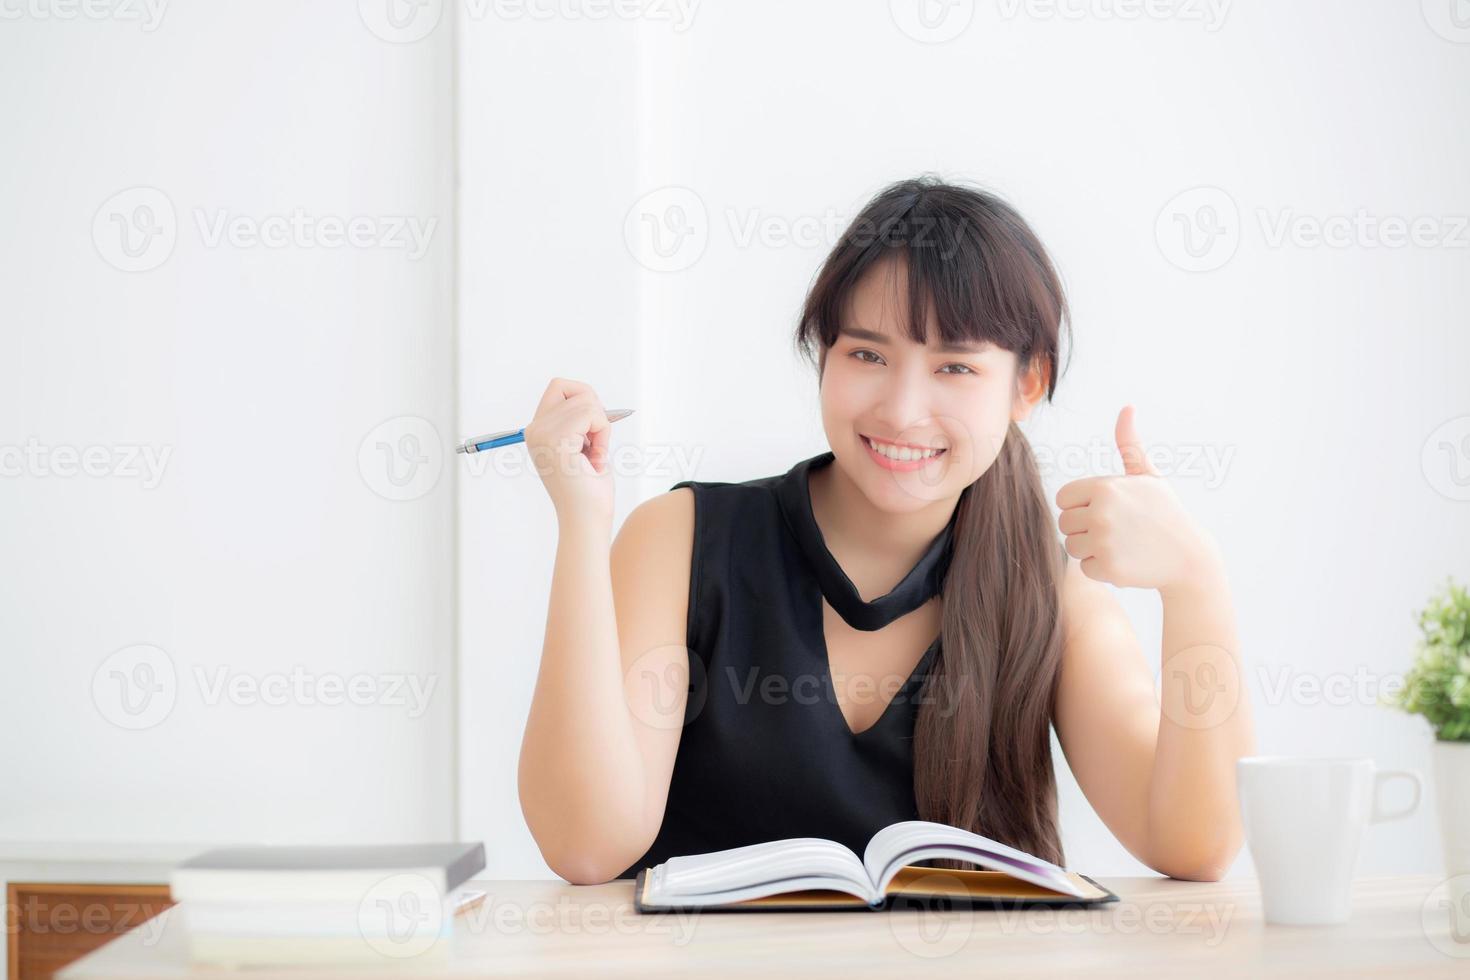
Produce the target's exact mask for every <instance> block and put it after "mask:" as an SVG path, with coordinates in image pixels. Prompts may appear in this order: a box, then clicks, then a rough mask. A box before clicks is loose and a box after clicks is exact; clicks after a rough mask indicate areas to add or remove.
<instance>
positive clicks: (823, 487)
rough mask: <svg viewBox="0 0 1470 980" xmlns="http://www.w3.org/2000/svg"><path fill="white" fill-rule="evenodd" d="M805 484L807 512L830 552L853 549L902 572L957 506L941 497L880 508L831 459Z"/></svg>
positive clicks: (920, 554) (914, 561) (955, 500)
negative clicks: (904, 507) (910, 506)
mask: <svg viewBox="0 0 1470 980" xmlns="http://www.w3.org/2000/svg"><path fill="white" fill-rule="evenodd" d="M807 486H808V489H809V491H810V494H811V501H812V516H813V517H815V518H816V521H817V527H818V528H820V529H821V532H822V538H823V540H824V541H826V542H827V547H828V549H829V550H831V551H832V553H833V554H834V555H837V554H838V553H839V550H841V551H849V550H851V551H856V552H859V553H861V554H863V555H871V556H872V557H873V558H874V559H875V560H881V561H883V562H885V563H887V562H890V561H891V562H893V563H894V567H895V568H900V569H902V570H907V569H909V568H912V567H913V566H914V565H916V564H918V561H919V559H920V558H922V557H923V555H924V552H925V551H927V550H928V549H929V546H930V545H931V544H933V543H934V539H935V538H937V537H938V536H939V534H940V532H942V531H943V530H944V527H945V525H946V524H948V523H949V519H950V518H951V517H952V516H953V515H954V510H955V507H956V506H958V504H959V498H958V497H946V498H944V499H942V500H936V501H934V502H933V503H930V504H927V505H925V506H923V507H921V508H919V509H918V510H914V511H910V512H908V513H904V514H894V513H892V512H890V511H885V510H879V509H878V508H877V507H874V506H873V503H872V501H870V500H869V499H868V498H867V497H866V496H865V495H864V494H863V492H862V490H861V489H860V488H859V487H858V486H857V484H855V483H853V482H852V480H851V479H849V478H848V476H847V474H845V473H843V472H842V469H841V468H840V467H839V466H838V464H837V461H836V460H833V461H832V462H831V463H828V464H827V465H826V466H822V467H819V468H817V469H814V470H812V471H811V473H810V474H809V480H808V483H807Z"/></svg>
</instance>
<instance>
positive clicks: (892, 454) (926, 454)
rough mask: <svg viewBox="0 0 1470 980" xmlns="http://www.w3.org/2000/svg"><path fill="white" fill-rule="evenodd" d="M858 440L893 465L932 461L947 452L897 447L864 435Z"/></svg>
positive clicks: (920, 447)
mask: <svg viewBox="0 0 1470 980" xmlns="http://www.w3.org/2000/svg"><path fill="white" fill-rule="evenodd" d="M859 438H861V439H862V440H863V442H864V443H865V444H866V445H867V447H868V448H869V449H871V450H873V452H875V453H877V454H878V455H879V456H882V457H883V458H884V459H891V460H893V461H894V462H895V463H912V462H917V461H919V460H923V459H934V458H935V457H938V456H942V455H943V454H944V453H945V452H947V450H944V449H931V448H927V447H923V446H909V445H898V444H896V443H891V442H879V441H878V440H876V439H872V438H869V437H868V436H864V435H859Z"/></svg>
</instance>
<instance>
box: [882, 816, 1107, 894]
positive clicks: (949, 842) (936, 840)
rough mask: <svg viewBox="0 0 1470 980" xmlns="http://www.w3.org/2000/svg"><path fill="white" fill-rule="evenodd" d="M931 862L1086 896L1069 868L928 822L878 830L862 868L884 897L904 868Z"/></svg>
mask: <svg viewBox="0 0 1470 980" xmlns="http://www.w3.org/2000/svg"><path fill="white" fill-rule="evenodd" d="M928 858H954V859H956V860H960V861H970V862H972V863H974V864H978V865H979V866H981V867H982V868H988V869H990V870H992V871H1003V872H1005V873H1006V874H1008V875H1011V876H1012V877H1015V878H1019V879H1021V880H1022V881H1028V882H1030V883H1031V884H1033V885H1038V886H1040V887H1042V888H1049V889H1051V890H1052V891H1057V892H1061V893H1063V894H1065V895H1074V896H1078V897H1080V896H1081V895H1082V892H1081V891H1080V889H1079V888H1078V886H1077V884H1076V883H1075V882H1074V881H1072V879H1071V878H1070V877H1069V876H1068V875H1067V872H1066V870H1065V869H1063V868H1059V867H1057V866H1056V865H1055V864H1052V863H1050V862H1049V861H1043V860H1042V859H1041V858H1039V857H1036V856H1035V855H1032V854H1027V853H1026V852H1025V851H1022V850H1018V849H1016V848H1014V847H1010V846H1009V845H1006V844H1002V843H1000V842H999V841H995V840H991V839H990V838H989V837H982V836H981V835H979V834H972V833H970V832H969V831H968V830H961V829H960V828H958V827H951V826H949V825H948V824H942V823H933V822H931V821H928V820H906V821H904V822H902V823H896V824H891V825H890V826H887V827H884V828H883V829H882V830H880V831H878V832H877V833H876V834H874V835H873V838H872V840H870V841H868V846H867V849H866V850H865V851H864V852H863V868H864V870H865V871H866V872H867V873H868V877H869V879H870V880H871V881H872V882H873V884H874V886H875V887H876V888H877V891H878V893H879V894H882V893H883V891H884V890H885V889H886V888H887V887H888V882H889V881H891V880H892V879H893V876H894V875H895V874H897V873H898V871H899V869H900V868H902V867H903V866H904V865H907V864H912V863H913V862H915V861H923V860H926V859H928Z"/></svg>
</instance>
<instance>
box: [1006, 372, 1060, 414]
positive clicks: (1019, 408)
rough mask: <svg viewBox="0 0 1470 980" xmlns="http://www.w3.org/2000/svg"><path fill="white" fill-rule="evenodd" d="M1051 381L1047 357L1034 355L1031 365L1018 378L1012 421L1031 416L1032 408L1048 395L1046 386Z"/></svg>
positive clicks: (1012, 406) (1012, 408) (1013, 401)
mask: <svg viewBox="0 0 1470 980" xmlns="http://www.w3.org/2000/svg"><path fill="white" fill-rule="evenodd" d="M1050 381H1051V371H1050V369H1049V367H1048V365H1047V362H1046V358H1044V357H1033V358H1032V359H1031V366H1030V367H1029V368H1027V369H1026V370H1025V371H1023V372H1021V374H1020V375H1019V376H1018V377H1017V378H1016V397H1015V398H1014V399H1013V400H1012V405H1011V421H1013V422H1022V421H1025V420H1026V419H1027V418H1029V417H1030V416H1031V409H1033V408H1035V407H1036V405H1037V404H1038V403H1039V402H1040V401H1041V400H1042V399H1043V398H1045V397H1046V388H1047V385H1048V384H1049V383H1050Z"/></svg>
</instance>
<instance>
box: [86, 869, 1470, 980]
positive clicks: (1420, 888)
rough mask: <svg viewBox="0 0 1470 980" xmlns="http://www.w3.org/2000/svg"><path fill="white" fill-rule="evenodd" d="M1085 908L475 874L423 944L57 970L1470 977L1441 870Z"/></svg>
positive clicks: (159, 932) (1127, 887)
mask: <svg viewBox="0 0 1470 980" xmlns="http://www.w3.org/2000/svg"><path fill="white" fill-rule="evenodd" d="M1099 880H1100V881H1101V882H1102V883H1103V884H1104V885H1106V886H1107V887H1109V888H1111V889H1112V890H1113V891H1115V892H1117V893H1118V895H1119V896H1120V898H1121V901H1120V902H1117V903H1112V904H1108V905H1106V906H1101V907H1098V908H1094V909H1091V910H1070V911H1052V910H1044V909H1031V910H1027V911H1016V912H996V911H975V912H970V911H957V910H951V911H948V912H938V911H922V910H912V909H911V910H907V911H901V912H900V911H895V912H881V913H878V912H865V911H856V912H787V913H777V912H769V913H758V914H757V913H704V914H681V915H675V914H672V913H669V914H664V915H639V914H638V913H636V912H635V911H634V910H633V908H632V905H631V901H630V900H631V895H632V883H631V882H628V881H618V882H613V883H610V884H605V885H586V886H576V885H568V884H566V883H564V882H561V881H482V882H479V883H477V884H476V885H475V887H478V888H483V889H484V890H485V891H486V892H487V893H488V894H487V896H486V898H485V900H484V901H483V902H482V903H481V904H480V905H479V906H478V907H477V908H475V909H471V910H469V911H467V912H465V913H462V914H461V915H460V916H459V917H458V918H457V919H456V926H455V932H454V937H453V939H452V940H451V941H449V942H448V944H447V945H446V946H445V947H444V948H443V949H442V950H440V951H438V952H439V953H440V954H441V955H439V956H438V958H437V959H436V958H435V957H434V955H433V954H431V955H429V956H423V957H418V958H414V957H388V956H383V957H381V962H380V963H374V964H370V965H369V966H368V967H367V968H364V967H363V966H353V967H351V968H349V967H347V966H333V965H325V966H317V967H306V968H294V969H291V970H250V971H248V972H232V971H228V970H221V969H220V968H218V967H209V966H194V967H192V968H191V966H190V962H189V944H188V936H187V934H186V929H187V926H186V925H185V923H184V922H183V920H182V918H181V917H180V915H179V913H180V911H181V908H174V909H171V910H169V911H168V912H166V913H164V915H163V916H160V917H159V918H158V919H156V920H154V922H153V923H151V925H153V927H154V928H153V929H151V930H149V929H142V928H140V929H137V930H134V931H133V932H131V933H128V934H127V935H125V936H122V937H120V938H118V939H115V940H113V941H112V942H110V943H108V944H107V945H106V946H103V947H102V948H101V949H98V950H96V951H95V952H92V953H90V954H88V955H87V956H86V957H84V958H83V959H81V960H78V961H77V962H76V963H74V964H72V965H71V966H70V967H68V968H67V969H66V970H65V971H63V972H62V973H61V974H60V976H61V977H63V978H66V980H102V978H111V980H116V978H148V980H155V978H168V977H212V978H215V980H219V978H220V977H227V976H233V975H238V976H242V977H252V978H253V977H264V976H300V977H315V978H322V977H332V976H350V977H360V976H393V977H400V976H435V977H447V976H518V977H519V976H566V977H578V978H582V977H607V976H622V977H637V978H640V980H646V978H648V977H650V976H674V977H700V978H707V977H723V976H730V977H735V976H751V975H757V976H765V977H771V978H775V977H828V976H830V977H841V978H844V980H852V978H857V977H884V978H885V980H893V978H895V977H905V976H910V977H931V976H933V977H947V976H954V977H966V978H975V977H980V976H987V977H988V976H995V975H1007V974H1012V975H1028V976H1033V977H1034V976H1042V977H1045V976H1055V975H1060V974H1072V975H1077V976H1088V977H1093V976H1099V975H1105V976H1118V975H1129V976H1143V975H1151V974H1160V973H1165V974H1168V975H1171V976H1189V977H1197V976H1206V975H1208V976H1251V977H1255V976H1266V975H1277V976H1292V977H1299V976H1304V975H1315V974H1323V975H1325V974H1332V975H1335V976H1342V975H1352V976H1383V977H1389V976H1392V977H1399V976H1401V975H1406V974H1411V973H1412V974H1418V975H1424V976H1443V977H1458V978H1460V980H1466V978H1470V944H1467V945H1465V946H1456V945H1455V944H1454V943H1453V942H1452V941H1451V940H1450V938H1449V911H1448V908H1447V906H1446V904H1445V902H1444V901H1443V894H1444V893H1443V889H1442V887H1439V888H1437V886H1440V879H1439V878H1438V877H1437V876H1432V875H1422V876H1399V877H1390V878H1366V879H1360V880H1359V881H1358V882H1357V883H1356V885H1355V889H1354V906H1353V917H1352V919H1351V921H1349V922H1348V923H1347V924H1345V925H1341V926H1325V927H1324V926H1319V927H1303V926H1274V925H1273V926H1268V925H1266V924H1264V923H1263V922H1262V921H1261V913H1260V899H1259V895H1258V893H1257V891H1256V887H1255V882H1254V880H1253V879H1250V878H1232V879H1228V880H1226V881H1222V882H1187V881H1175V880H1172V879H1168V878H1100V879H1099Z"/></svg>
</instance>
